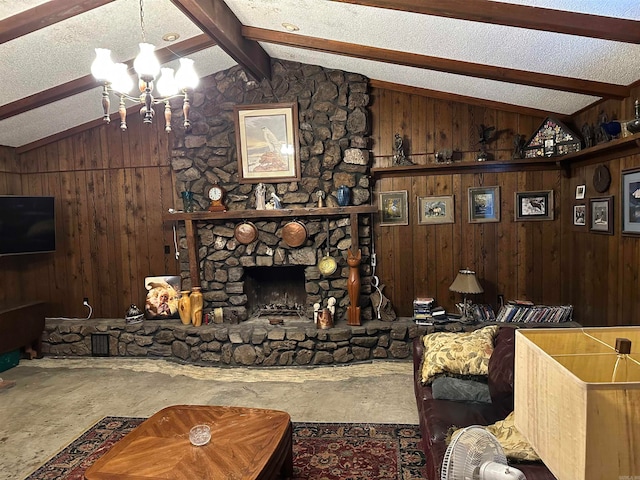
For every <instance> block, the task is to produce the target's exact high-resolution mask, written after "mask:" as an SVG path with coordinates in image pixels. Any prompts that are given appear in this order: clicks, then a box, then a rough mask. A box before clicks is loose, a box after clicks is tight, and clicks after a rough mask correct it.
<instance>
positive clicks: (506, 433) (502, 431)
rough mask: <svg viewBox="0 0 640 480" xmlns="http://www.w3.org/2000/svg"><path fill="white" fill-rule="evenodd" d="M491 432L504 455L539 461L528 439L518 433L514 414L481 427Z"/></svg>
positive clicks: (520, 459)
mask: <svg viewBox="0 0 640 480" xmlns="http://www.w3.org/2000/svg"><path fill="white" fill-rule="evenodd" d="M482 428H484V429H486V430H487V431H488V432H489V433H492V434H493V435H494V436H495V437H496V438H497V439H498V442H499V443H500V445H501V446H502V449H503V450H504V454H505V456H506V457H507V458H508V459H509V460H511V461H516V462H539V461H541V459H540V457H539V456H538V454H537V453H536V451H535V450H534V449H533V447H532V446H531V444H530V443H529V441H528V440H527V439H526V438H525V437H524V435H522V434H521V433H520V431H519V430H518V429H517V428H516V426H515V424H514V414H513V412H511V413H510V414H509V415H507V418H505V419H504V420H500V421H498V422H496V423H494V424H493V425H488V426H486V427H482ZM461 431H462V429H461V428H460V429H458V430H456V431H454V432H453V433H452V434H451V436H450V437H449V440H451V439H454V438H456V437H457V436H458V434H459V433H460V432H461ZM447 443H449V441H447Z"/></svg>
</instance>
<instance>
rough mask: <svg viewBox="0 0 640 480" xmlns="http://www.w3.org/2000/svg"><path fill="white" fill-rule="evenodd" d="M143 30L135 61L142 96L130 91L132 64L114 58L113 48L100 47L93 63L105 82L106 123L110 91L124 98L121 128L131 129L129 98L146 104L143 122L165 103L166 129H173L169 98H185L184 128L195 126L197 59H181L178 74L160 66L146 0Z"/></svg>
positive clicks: (93, 70)
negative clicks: (149, 35) (148, 29)
mask: <svg viewBox="0 0 640 480" xmlns="http://www.w3.org/2000/svg"><path fill="white" fill-rule="evenodd" d="M140 29H141V31H142V43H140V44H139V45H140V53H139V54H138V56H137V57H136V58H135V60H134V61H133V69H134V70H135V71H136V73H137V74H138V86H139V90H140V96H139V97H136V96H132V95H130V94H129V92H131V89H132V88H133V79H132V78H131V76H130V75H129V73H128V70H129V67H128V66H127V65H126V64H125V63H114V62H113V61H112V60H111V50H108V49H106V48H96V49H95V51H96V59H95V60H94V61H93V63H92V64H91V73H92V74H93V76H94V77H95V78H96V80H98V81H100V82H104V85H103V89H102V109H103V111H104V116H103V117H102V118H103V120H104V121H105V122H106V123H109V122H110V121H111V118H110V116H109V109H110V107H111V101H110V100H109V93H111V92H113V93H114V94H115V95H117V96H118V97H119V98H120V104H119V107H118V113H119V114H120V129H121V130H122V131H125V130H126V129H127V108H126V104H125V101H130V102H133V103H137V104H142V107H141V108H140V115H142V117H143V123H146V124H151V123H152V122H153V115H154V111H153V106H154V105H158V104H161V103H164V118H165V131H166V132H167V133H169V132H171V105H170V104H169V100H171V99H172V98H177V97H182V99H183V101H182V111H183V114H184V128H185V129H188V128H189V127H190V126H191V123H190V122H189V96H188V92H187V90H188V89H191V90H193V89H194V88H195V87H196V86H197V85H198V81H199V78H198V74H197V73H196V72H195V70H194V68H193V60H190V59H188V58H181V59H180V68H179V69H178V71H177V72H176V73H175V75H174V71H173V69H172V68H160V62H159V61H158V58H157V57H156V55H155V53H154V50H155V47H154V46H153V45H151V44H149V43H147V41H146V35H145V31H144V9H143V0H140ZM159 73H161V76H160V78H159V79H158V82H157V87H158V93H159V94H160V97H157V98H156V97H154V96H153V88H154V83H153V82H154V81H155V79H156V77H157V76H158V74H159Z"/></svg>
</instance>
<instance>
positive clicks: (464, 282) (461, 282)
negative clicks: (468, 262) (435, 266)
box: [449, 269, 484, 323]
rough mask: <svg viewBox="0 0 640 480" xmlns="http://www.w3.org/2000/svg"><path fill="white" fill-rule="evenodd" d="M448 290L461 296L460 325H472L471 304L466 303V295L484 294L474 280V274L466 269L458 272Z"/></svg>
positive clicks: (478, 283)
mask: <svg viewBox="0 0 640 480" xmlns="http://www.w3.org/2000/svg"><path fill="white" fill-rule="evenodd" d="M449 290H451V291H452V292H456V293H462V294H463V304H462V312H461V313H462V318H460V321H461V322H462V323H473V314H472V313H471V304H470V303H468V302H467V295H469V294H477V293H482V292H484V290H483V289H482V286H481V285H480V282H478V279H477V278H476V272H474V271H472V270H467V269H463V270H460V271H459V272H458V276H456V278H455V280H454V281H453V283H452V284H451V286H450V287H449Z"/></svg>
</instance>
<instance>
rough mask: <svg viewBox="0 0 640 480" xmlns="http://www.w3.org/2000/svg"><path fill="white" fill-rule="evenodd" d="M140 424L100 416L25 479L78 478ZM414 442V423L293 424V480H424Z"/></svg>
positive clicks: (416, 439)
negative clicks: (100, 418)
mask: <svg viewBox="0 0 640 480" xmlns="http://www.w3.org/2000/svg"><path fill="white" fill-rule="evenodd" d="M144 420H145V419H143V418H127V417H105V418H103V419H102V420H100V421H99V422H98V423H96V424H95V425H94V426H93V427H91V428H90V429H89V430H87V431H86V432H85V433H83V434H82V435H81V436H80V437H79V438H77V439H76V440H74V441H73V442H72V443H71V444H70V445H69V446H68V447H66V448H65V449H64V450H62V451H61V452H60V453H59V454H57V455H56V456H55V457H53V458H52V459H51V460H49V461H48V462H47V463H45V464H44V465H43V466H42V467H40V468H39V469H38V470H36V471H35V472H34V473H32V474H31V475H30V476H29V477H27V480H52V479H57V480H83V479H84V471H85V470H86V469H87V468H88V467H89V466H91V465H92V464H93V462H95V461H96V460H97V459H98V458H100V457H101V456H102V455H104V454H105V453H106V452H107V451H108V450H109V449H110V448H111V447H112V446H113V444H115V443H116V442H117V441H118V440H120V439H121V438H122V437H124V436H125V435H126V434H127V433H129V432H130V431H132V430H133V429H134V428H135V427H137V426H138V425H140V423H142V422H143V421H144ZM419 442H420V430H419V428H418V426H417V425H387V424H350V423H294V424H293V466H294V476H293V480H303V479H304V480H364V479H367V480H375V479H378V480H394V479H397V480H424V478H425V477H423V476H422V470H423V466H424V454H423V453H422V450H421V449H420V445H419ZM216 480H222V479H216Z"/></svg>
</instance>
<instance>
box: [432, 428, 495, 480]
mask: <svg viewBox="0 0 640 480" xmlns="http://www.w3.org/2000/svg"><path fill="white" fill-rule="evenodd" d="M487 461H490V462H498V463H502V464H504V465H507V457H506V456H505V454H504V452H503V450H502V446H501V445H500V443H499V442H498V440H497V439H496V437H495V436H493V435H492V434H491V433H490V432H488V431H487V430H485V429H484V428H482V427H481V426H479V425H472V426H470V427H466V428H464V429H463V430H462V431H461V432H460V433H459V434H458V435H457V436H456V437H455V438H454V439H453V440H452V441H451V443H450V444H449V446H448V447H447V450H446V452H445V454H444V459H443V461H442V470H441V472H440V479H441V480H454V479H455V480H457V479H463V478H472V477H471V475H472V472H474V471H475V470H477V469H478V468H479V467H480V465H481V464H482V463H483V462H487Z"/></svg>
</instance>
